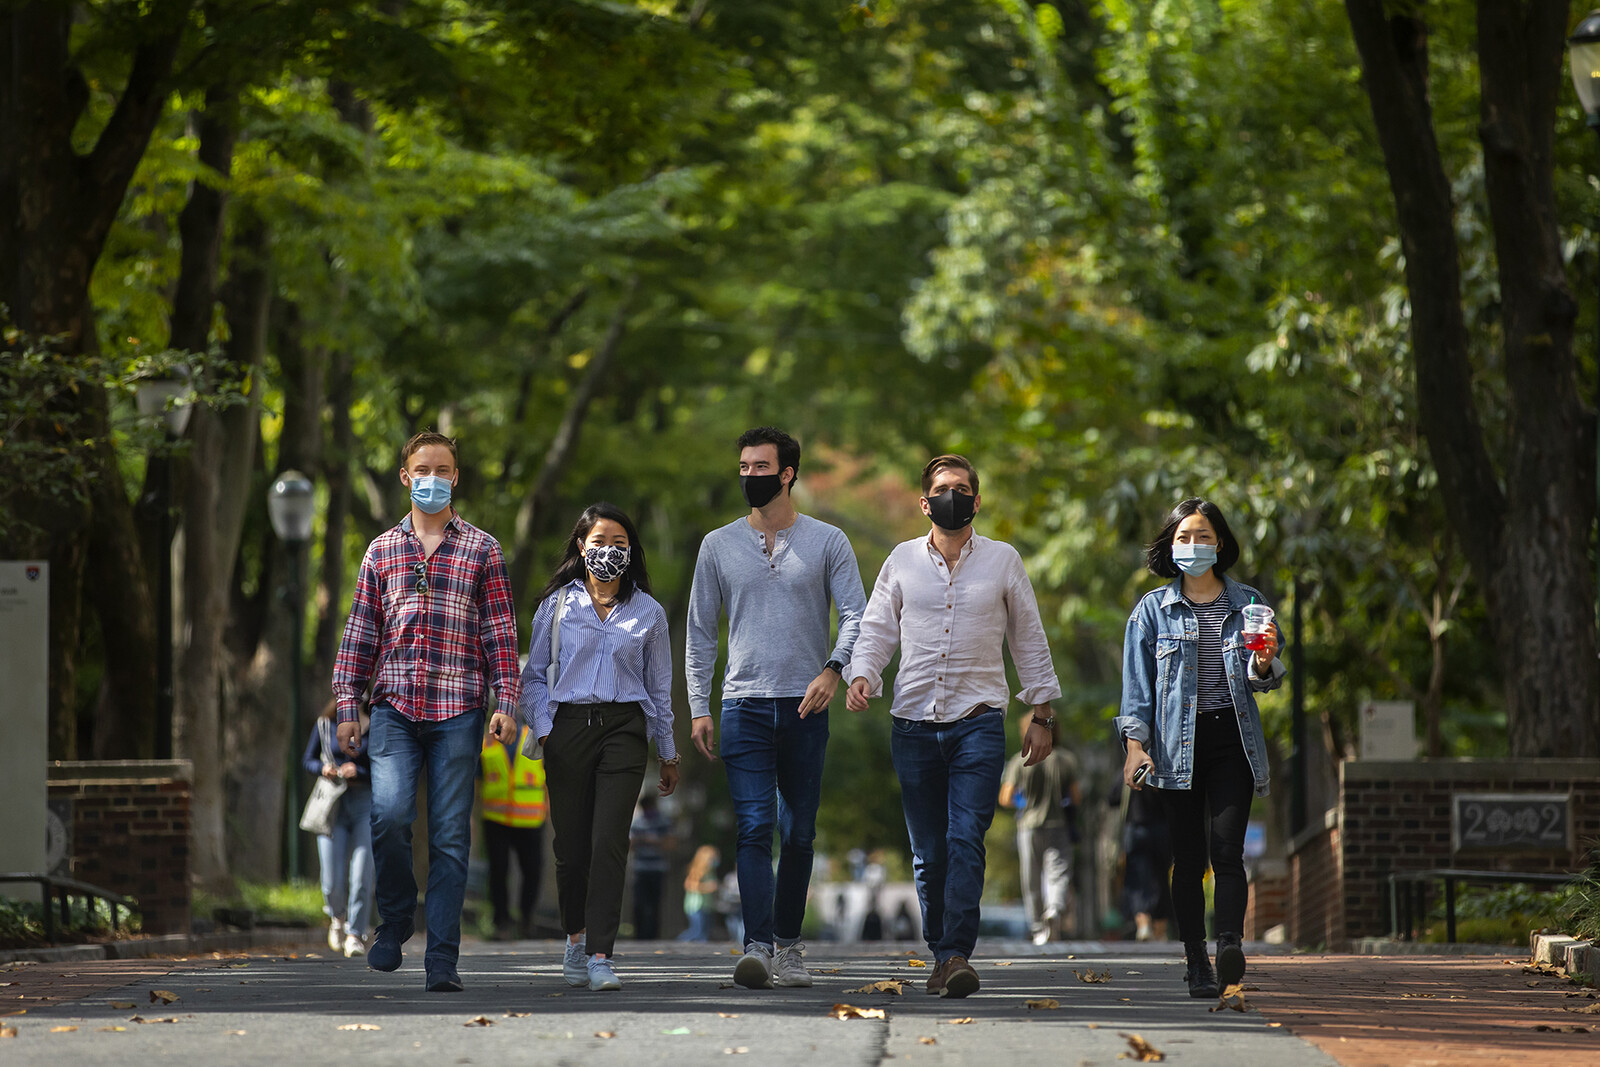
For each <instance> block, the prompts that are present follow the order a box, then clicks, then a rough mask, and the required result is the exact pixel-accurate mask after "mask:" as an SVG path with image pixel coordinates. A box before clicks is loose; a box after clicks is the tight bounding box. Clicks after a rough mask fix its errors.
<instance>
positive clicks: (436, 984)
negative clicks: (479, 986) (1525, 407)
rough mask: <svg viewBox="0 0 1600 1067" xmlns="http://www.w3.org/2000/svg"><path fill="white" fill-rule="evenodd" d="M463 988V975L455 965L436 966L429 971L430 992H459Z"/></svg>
mask: <svg viewBox="0 0 1600 1067" xmlns="http://www.w3.org/2000/svg"><path fill="white" fill-rule="evenodd" d="M461 989H462V986H461V976H460V975H459V974H457V973H456V969H455V968H454V967H435V968H433V969H431V970H429V971H428V992H430V993H459V992H461Z"/></svg>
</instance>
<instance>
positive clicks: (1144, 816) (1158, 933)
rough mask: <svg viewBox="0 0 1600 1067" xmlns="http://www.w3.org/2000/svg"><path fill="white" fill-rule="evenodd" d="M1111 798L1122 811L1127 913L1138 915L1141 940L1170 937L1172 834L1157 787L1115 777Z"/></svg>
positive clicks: (1135, 929) (1136, 927) (1123, 901)
mask: <svg viewBox="0 0 1600 1067" xmlns="http://www.w3.org/2000/svg"><path fill="white" fill-rule="evenodd" d="M1112 797H1113V800H1112V803H1113V804H1114V805H1115V806H1117V807H1124V805H1123V798H1124V797H1126V798H1127V804H1126V806H1125V808H1124V810H1123V813H1122V894H1121V905H1122V914H1123V915H1124V916H1131V917H1132V919H1133V936H1134V939H1135V940H1138V941H1165V940H1166V939H1167V920H1168V918H1169V917H1170V916H1171V914H1172V889H1171V883H1170V879H1169V875H1170V873H1171V871H1172V835H1171V834H1170V833H1169V832H1168V830H1167V812H1166V809H1165V808H1163V807H1162V805H1161V794H1160V791H1159V790H1156V789H1138V790H1134V789H1128V788H1126V787H1125V786H1123V784H1122V782H1121V781H1118V782H1117V783H1116V789H1115V790H1114V792H1113V794H1112Z"/></svg>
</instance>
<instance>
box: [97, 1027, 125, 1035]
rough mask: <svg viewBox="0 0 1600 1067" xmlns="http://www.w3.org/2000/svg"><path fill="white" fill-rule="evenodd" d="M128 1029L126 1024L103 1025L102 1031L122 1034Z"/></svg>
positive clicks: (103, 1032)
mask: <svg viewBox="0 0 1600 1067" xmlns="http://www.w3.org/2000/svg"><path fill="white" fill-rule="evenodd" d="M127 1029H128V1028H127V1027H126V1026H102V1027H101V1028H100V1032H101V1033H102V1034H121V1033H125V1032H126V1031H127Z"/></svg>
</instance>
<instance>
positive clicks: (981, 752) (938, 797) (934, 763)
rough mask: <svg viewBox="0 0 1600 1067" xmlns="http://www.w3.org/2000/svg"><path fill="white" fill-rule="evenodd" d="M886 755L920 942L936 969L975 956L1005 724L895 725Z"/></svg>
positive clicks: (984, 719)
mask: <svg viewBox="0 0 1600 1067" xmlns="http://www.w3.org/2000/svg"><path fill="white" fill-rule="evenodd" d="M893 722H894V734H893V736H892V738H891V747H890V753H891V755H892V756H893V758H894V772H895V774H896V775H897V776H899V778H900V803H901V805H902V806H903V807H904V808H905V813H906V829H907V830H908V831H909V832H910V834H911V853H912V857H913V861H914V864H913V865H914V868H915V870H916V878H917V897H918V899H919V900H920V901H921V902H922V937H923V940H925V941H927V943H928V949H929V951H931V952H932V953H933V954H934V957H935V959H937V961H938V962H940V963H943V962H944V961H945V960H947V959H949V958H950V957H951V956H964V957H966V958H968V959H970V958H971V957H972V950H973V948H975V947H976V946H977V943H978V903H979V901H980V900H982V898H983V873H984V848H983V835H984V834H985V833H987V832H988V830H989V824H990V823H991V822H992V821H994V806H995V802H996V799H997V798H998V797H999V794H1000V775H1001V771H1002V770H1003V769H1004V767H1005V761H1006V717H1005V715H1004V714H1003V713H1001V712H994V711H991V712H989V713H987V714H984V715H979V716H978V717H977V718H975V719H958V720H956V721H955V722H944V723H936V722H913V721H911V720H910V719H900V718H896V719H894V720H893Z"/></svg>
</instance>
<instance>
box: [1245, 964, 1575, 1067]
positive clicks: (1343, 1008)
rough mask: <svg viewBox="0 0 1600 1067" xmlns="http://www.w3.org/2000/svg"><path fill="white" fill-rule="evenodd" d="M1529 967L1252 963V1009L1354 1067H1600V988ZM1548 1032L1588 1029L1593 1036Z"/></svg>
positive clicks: (1248, 975)
mask: <svg viewBox="0 0 1600 1067" xmlns="http://www.w3.org/2000/svg"><path fill="white" fill-rule="evenodd" d="M1526 966H1527V963H1526V961H1525V960H1519V961H1515V962H1508V961H1507V960H1505V959H1504V958H1495V959H1490V958H1484V957H1460V956H1456V957H1448V956H1280V957H1256V958H1253V959H1252V960H1251V961H1250V972H1249V974H1247V975H1246V984H1247V985H1253V986H1258V987H1259V991H1258V992H1250V993H1247V994H1246V996H1247V997H1248V999H1249V1002H1250V1003H1251V1004H1252V1005H1254V1006H1255V1007H1256V1008H1257V1009H1259V1010H1260V1011H1261V1012H1262V1014H1263V1015H1264V1016H1265V1017H1266V1019H1267V1020H1268V1021H1269V1022H1276V1023H1282V1024H1283V1025H1284V1026H1285V1027H1287V1028H1288V1029H1289V1030H1290V1031H1292V1032H1293V1033H1294V1034H1295V1035H1296V1036H1298V1037H1301V1038H1303V1039H1305V1040H1307V1041H1310V1042H1311V1043H1313V1044H1315V1045H1316V1046H1318V1047H1319V1048H1321V1049H1322V1050H1323V1051H1324V1052H1327V1053H1328V1054H1329V1055H1330V1056H1332V1057H1334V1058H1335V1059H1337V1060H1338V1061H1339V1062H1340V1063H1341V1064H1344V1065H1346V1067H1411V1065H1418V1067H1423V1065H1428V1067H1431V1065H1434V1064H1440V1065H1445V1064H1471V1065H1473V1067H1499V1065H1505V1067H1511V1065H1516V1067H1525V1065H1527V1064H1531V1063H1559V1064H1563V1065H1566V1064H1571V1065H1580V1064H1596V1065H1600V1008H1597V1009H1596V1013H1595V1014H1578V1013H1576V1012H1575V1011H1573V1010H1572V1009H1579V1008H1585V1007H1587V1006H1589V1005H1600V999H1596V998H1594V994H1595V991H1594V990H1586V989H1582V988H1580V987H1579V986H1576V985H1574V984H1573V983H1571V982H1568V981H1566V980H1565V979H1561V978H1558V977H1554V976H1550V975H1540V974H1530V973H1527V972H1525V971H1524V967H1526ZM1539 1026H1546V1027H1553V1028H1563V1027H1584V1028H1585V1029H1586V1030H1587V1031H1588V1032H1586V1033H1570V1032H1554V1031H1551V1030H1543V1031H1542V1030H1539V1029H1536V1028H1537V1027H1539Z"/></svg>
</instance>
